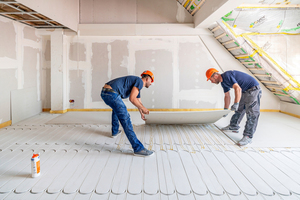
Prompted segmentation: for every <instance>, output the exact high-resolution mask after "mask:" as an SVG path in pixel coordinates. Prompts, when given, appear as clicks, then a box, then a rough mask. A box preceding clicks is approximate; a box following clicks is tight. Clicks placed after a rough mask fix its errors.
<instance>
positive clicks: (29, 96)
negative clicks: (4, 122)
mask: <svg viewBox="0 0 300 200" xmlns="http://www.w3.org/2000/svg"><path fill="white" fill-rule="evenodd" d="M11 111H12V124H15V123H17V122H19V121H22V120H24V119H26V118H29V117H32V116H34V115H37V114H39V113H41V112H42V102H41V101H38V96H37V89H36V87H32V88H26V89H20V90H12V91H11Z"/></svg>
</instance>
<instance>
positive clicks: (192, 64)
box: [64, 35, 279, 110]
mask: <svg viewBox="0 0 300 200" xmlns="http://www.w3.org/2000/svg"><path fill="white" fill-rule="evenodd" d="M65 42H66V43H67V52H68V53H67V58H66V59H67V84H68V86H67V94H66V99H65V100H64V101H65V103H66V104H67V108H74V109H84V108H85V109H89V108H108V106H107V105H105V103H104V102H103V101H102V99H101V98H100V96H99V95H100V92H101V88H102V87H103V85H104V84H105V83H106V82H108V81H109V80H111V79H114V78H116V77H121V76H126V75H136V76H140V74H141V72H142V71H144V70H147V69H148V70H151V71H152V72H153V73H154V76H155V81H154V83H153V84H152V86H150V87H149V88H143V89H142V90H141V99H142V102H143V104H144V105H145V106H146V107H147V108H152V109H177V108H178V109H211V108H223V106H224V93H223V90H222V87H221V86H220V85H215V84H212V83H210V82H209V81H206V76H205V72H206V70H207V69H208V68H211V67H214V68H216V69H218V70H220V71H221V72H222V71H224V70H233V69H234V70H240V71H244V72H246V73H248V72H247V71H246V69H245V68H244V67H243V65H241V64H240V63H239V62H237V61H236V60H235V59H234V58H233V57H232V56H231V55H230V54H229V53H228V52H227V51H226V50H225V49H224V48H223V47H222V46H220V44H219V43H218V42H217V41H216V40H215V39H214V38H213V36H209V35H201V36H200V37H199V36H168V37H164V36H152V37H150V36H134V37H127V36H123V37H122V36H118V37H116V36H93V37H87V36H84V37H82V36H67V37H66V41H65ZM262 87H263V86H262ZM231 93H232V96H234V94H233V91H232V92H231ZM70 99H72V100H74V103H72V104H70V103H69V100H70ZM232 100H233V98H232ZM124 102H125V104H126V105H127V107H128V108H135V107H134V106H133V105H132V104H131V103H130V102H129V101H128V99H126V100H124ZM261 108H262V109H276V110H279V99H278V98H276V97H275V96H273V95H272V94H271V93H270V92H269V91H268V90H266V89H265V88H263V97H262V106H261Z"/></svg>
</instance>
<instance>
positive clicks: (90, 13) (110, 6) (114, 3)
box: [80, 0, 193, 24]
mask: <svg viewBox="0 0 300 200" xmlns="http://www.w3.org/2000/svg"><path fill="white" fill-rule="evenodd" d="M192 22H193V17H192V16H191V15H190V14H189V13H188V12H187V11H186V10H185V8H184V7H183V6H181V5H180V4H179V3H177V1H174V0H164V1H161V0H152V1H147V0H124V1H118V0H110V1H102V0H80V24H116V23H117V24H124V23H127V24H132V23H133V24H135V23H136V24H138V23H146V24H147V23H192Z"/></svg>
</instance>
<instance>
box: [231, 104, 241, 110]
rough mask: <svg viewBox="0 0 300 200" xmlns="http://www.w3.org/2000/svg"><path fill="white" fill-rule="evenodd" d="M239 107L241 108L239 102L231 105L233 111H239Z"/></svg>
mask: <svg viewBox="0 0 300 200" xmlns="http://www.w3.org/2000/svg"><path fill="white" fill-rule="evenodd" d="M238 108H239V103H234V104H233V105H232V106H231V108H230V110H232V111H237V110H238Z"/></svg>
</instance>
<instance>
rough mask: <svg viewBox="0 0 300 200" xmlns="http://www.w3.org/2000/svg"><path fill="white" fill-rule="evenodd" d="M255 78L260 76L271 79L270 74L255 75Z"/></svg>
mask: <svg viewBox="0 0 300 200" xmlns="http://www.w3.org/2000/svg"><path fill="white" fill-rule="evenodd" d="M253 75H254V76H258V77H259V76H260V77H271V75H270V74H253Z"/></svg>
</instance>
